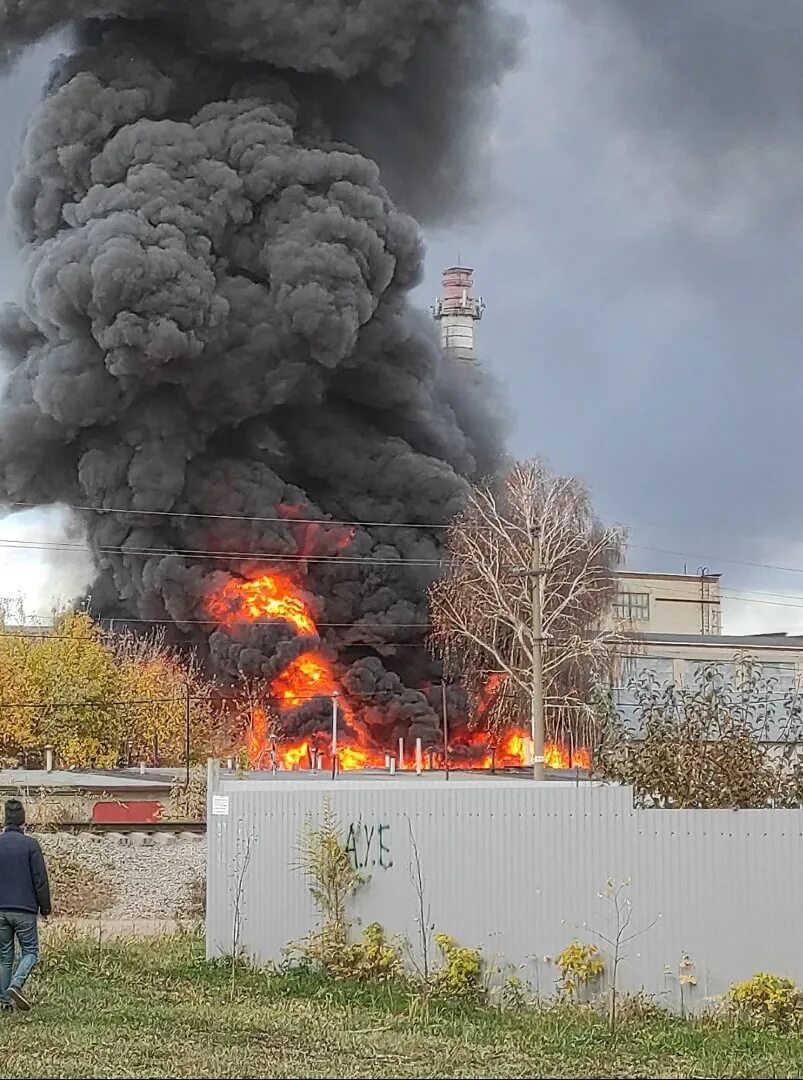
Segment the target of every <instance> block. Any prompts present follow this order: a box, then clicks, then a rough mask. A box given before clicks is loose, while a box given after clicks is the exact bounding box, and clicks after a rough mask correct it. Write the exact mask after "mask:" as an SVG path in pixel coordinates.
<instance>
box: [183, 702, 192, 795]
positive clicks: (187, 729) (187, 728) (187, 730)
mask: <svg viewBox="0 0 803 1080" xmlns="http://www.w3.org/2000/svg"><path fill="white" fill-rule="evenodd" d="M185 690H186V697H185V699H184V764H185V768H186V775H185V779H184V783H185V785H186V787H187V788H189V786H190V738H191V723H190V719H191V703H192V697H191V695H190V684H189V683H187V684H186V686H185Z"/></svg>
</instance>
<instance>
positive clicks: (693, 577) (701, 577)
mask: <svg viewBox="0 0 803 1080" xmlns="http://www.w3.org/2000/svg"><path fill="white" fill-rule="evenodd" d="M616 577H618V578H632V579H634V580H640V581H644V580H645V579H649V580H650V581H696V582H697V583H698V584H699V582H701V581H719V579H720V578H721V577H722V574H711V573H709V572H706V573H705V574H652V573H649V572H648V571H641V572H640V571H637V570H617V572H616Z"/></svg>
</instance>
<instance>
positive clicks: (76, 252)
mask: <svg viewBox="0 0 803 1080" xmlns="http://www.w3.org/2000/svg"><path fill="white" fill-rule="evenodd" d="M65 26H69V27H70V28H71V32H72V34H73V37H74V41H75V46H74V50H73V52H72V53H71V54H70V55H68V56H66V57H64V58H63V59H62V60H61V61H60V62H59V63H58V64H57V65H56V68H55V70H54V72H53V75H52V78H51V81H50V84H49V86H48V88H47V93H46V96H45V98H44V101H43V102H42V104H41V106H40V108H39V110H38V112H37V114H36V115H35V117H34V118H33V120H32V122H31V125H30V127H29V130H28V133H27V137H26V140H25V144H24V152H23V160H22V163H21V166H20V169H19V173H18V175H17V178H16V181H15V185H14V188H13V191H12V196H11V198H12V206H13V212H14V220H15V226H16V230H17V235H18V237H19V240H20V242H21V243H22V244H24V245H25V248H26V252H27V288H26V293H25V299H24V302H23V304H22V306H21V307H13V308H11V309H10V310H8V311H7V312H6V314H5V317H4V320H3V325H2V344H3V346H4V350H5V353H6V355H7V358H8V364H9V377H8V382H7V386H6V388H5V391H4V396H3V400H2V405H1V415H0V497H2V498H3V499H5V500H8V501H9V502H15V501H16V502H22V503H29V504H30V503H33V504H37V505H46V504H54V503H68V504H70V505H73V506H81V507H86V506H89V507H99V508H100V507H103V508H114V509H117V510H126V511H132V512H131V513H125V514H120V513H115V514H102V513H95V512H84V513H83V515H82V516H83V517H84V518H85V526H86V528H87V531H88V534H89V536H90V541H91V545H92V548H93V551H94V554H95V559H96V562H97V567H98V577H97V581H96V584H95V586H94V589H93V597H94V602H95V605H96V607H97V608H98V610H99V611H100V612H101V613H103V614H106V615H114V616H116V617H130V618H136V619H141V620H150V619H167V620H171V621H172V622H173V623H174V624H175V627H176V630H177V632H179V633H181V634H184V635H186V636H187V637H188V638H190V639H192V638H196V639H197V638H198V637H199V629H198V622H199V620H204V619H207V618H208V614H209V613H208V607H207V601H208V597H209V595H210V593H212V592H213V591H214V590H215V589H217V588H219V587H220V586H221V585H222V584H223V583H225V581H226V580H228V579H229V578H230V577H231V575H232V573H234V574H239V575H244V576H250V575H252V574H253V572H255V571H257V570H263V571H264V570H265V569H267V568H270V569H277V568H284V569H286V570H289V571H290V572H291V573H293V574H294V575H295V576H296V577H297V579H298V580H300V581H302V582H303V587H304V589H305V590H306V592H307V593H308V594H309V597H310V602H311V604H312V605H313V607H314V609H315V613H316V616H317V618H318V621H319V623H320V624H321V638H322V642H323V648H324V649H325V650H327V651H329V652H330V653H331V654H332V656H333V657H336V658H337V659H338V661H339V662H340V664H341V665H342V670H343V678H344V680H345V682H346V684H347V685H348V687H349V690H350V692H351V693H353V694H354V695H355V696H356V697H360V695H362V697H363V698H364V699H365V702H366V705H367V703H368V702H371V703H372V704H371V712H370V720H371V721H372V723H373V724H374V726H375V727H376V729H377V737H378V738H379V737H381V738H383V739H387V738H388V737H390V736H392V737H396V736H397V735H398V734H405V733H414V734H422V733H426V732H427V731H429V732H430V733H432V737H433V738H434V732H435V729H436V727H437V718H436V714H435V712H434V711H433V709H432V708H431V707H430V705H429V704H428V702H427V699H426V696H425V695H424V694H423V693H420V692H418V691H417V689H416V688H419V687H422V686H424V685H425V684H426V681H427V679H428V678H429V677H431V676H432V674H433V672H432V670H431V664H430V663H429V661H428V660H427V659H426V654H425V652H424V650H423V647H422V641H423V638H424V631H423V629H422V627H423V624H425V622H426V617H427V613H426V605H425V600H424V592H425V588H426V586H427V584H428V582H429V581H430V580H431V578H432V576H433V573H434V572H435V571H434V564H435V563H436V562H437V559H438V557H439V537H440V532H439V530H438V529H436V528H431V527H428V526H437V525H439V524H442V523H445V522H447V521H448V520H449V518H450V517H451V516H452V515H453V514H454V512H455V511H456V509H457V508H458V507H459V505H460V502H461V499H462V498H463V495H464V491H465V486H466V483H467V482H468V481H469V480H471V479H473V478H476V477H478V476H480V475H482V474H485V473H487V472H488V471H489V470H491V469H493V467H494V466H495V464H496V461H497V459H498V446H497V440H496V437H495V433H494V425H493V422H492V418H491V417H490V415H489V413H488V410H487V407H486V406H485V405H484V404H483V399H484V398H485V397H486V396H487V388H485V387H483V386H482V385H481V384H480V383H479V382H475V383H472V384H471V385H468V384H467V383H465V382H463V383H460V382H459V381H456V380H455V379H454V377H453V375H450V374H449V373H447V372H445V371H444V370H443V368H444V365H443V360H442V357H441V354H440V350H439V348H438V345H437V343H436V340H435V336H434V331H433V328H432V326H431V324H430V321H429V320H428V319H427V318H426V317H425V316H423V315H422V314H420V313H416V312H415V311H413V310H412V309H411V308H410V306H409V304H408V301H407V294H408V292H409V290H410V289H411V288H412V287H413V286H414V285H415V284H416V283H417V282H418V281H419V280H420V276H421V264H422V246H421V240H420V236H419V232H418V228H417V226H416V224H415V223H414V221H413V220H412V219H411V218H410V217H408V216H407V214H406V213H404V212H402V211H401V210H399V209H397V206H396V205H395V204H394V201H393V200H392V198H391V196H390V194H389V193H388V189H387V188H386V186H385V183H386V182H387V183H388V184H389V185H390V186H391V188H392V189H393V190H394V192H396V194H397V196H398V198H399V199H401V200H402V202H403V205H404V206H405V207H407V208H414V209H418V210H422V211H423V212H425V213H427V214H429V215H435V214H438V213H440V212H441V211H442V210H444V209H447V210H448V209H450V208H452V207H453V206H454V204H455V202H456V201H457V200H458V199H459V197H460V194H461V184H460V183H459V181H460V179H461V177H462V176H463V171H462V163H463V162H464V160H465V152H466V150H467V149H468V148H469V147H470V146H471V142H472V136H473V135H474V134H476V133H477V131H478V130H480V128H481V124H482V120H483V102H484V91H486V90H487V88H488V87H489V85H491V84H492V83H493V82H494V81H495V80H496V79H497V78H498V77H499V75H500V74H501V73H502V71H503V70H504V68H505V66H506V64H507V63H508V62H509V60H510V57H511V49H510V46H509V40H510V39H509V33H508V31H509V26H508V24H507V23H505V22H504V20H502V19H501V17H500V15H499V13H498V12H497V11H495V9H494V4H493V0H363V2H361V3H359V4H353V3H352V2H350V0H296V2H288V0H231V2H227V3H224V2H222V0H186V2H178V0H169V2H167V0H164V2H160V0H105V2H104V0H97V2H91V0H50V2H43V0H27V2H26V0H22V2H20V0H0V37H2V40H3V41H4V42H5V46H4V55H5V56H6V58H11V57H13V56H14V55H15V54H16V52H18V51H19V50H20V49H21V48H23V47H24V45H25V44H26V43H29V42H31V41H33V40H35V39H36V38H38V37H40V36H42V35H44V34H46V33H48V32H50V31H52V30H53V29H56V28H59V27H61V28H64V27H65ZM358 138H359V139H361V140H362V142H363V143H364V144H365V145H368V146H369V147H370V148H371V149H372V150H373V151H374V152H376V153H377V154H379V155H380V157H381V158H382V164H383V166H384V170H385V171H384V173H383V176H382V177H380V170H379V168H378V166H377V164H375V163H374V161H372V160H370V159H369V158H367V157H365V156H363V155H362V154H361V153H360V152H358V150H356V149H355V148H354V145H353V143H354V140H356V139H358ZM179 515H184V516H179ZM193 515H196V516H193ZM208 515H217V517H215V518H210V517H209V516H208ZM227 516H229V517H230V518H262V519H283V520H278V521H277V520H273V521H271V520H262V521H253V520H252V521H235V520H227ZM299 516H301V517H303V518H313V519H324V518H325V517H331V518H333V519H335V520H347V521H354V520H357V521H362V522H369V523H370V522H394V523H398V525H397V526H384V525H381V526H375V527H372V526H368V527H361V528H358V529H356V530H355V531H354V534H353V536H352V537H351V539H349V537H348V536H345V537H344V535H343V530H338V529H332V528H329V529H327V528H325V527H321V528H316V529H313V530H312V533H311V531H310V527H309V526H308V525H304V524H302V523H299V522H297V521H294V520H293V519H294V518H297V517H299ZM410 525H413V526H421V527H415V528H404V527H401V526H410ZM199 552H202V553H207V555H209V556H214V555H218V556H221V557H218V558H211V557H205V558H199V557H197V555H195V556H193V554H192V553H199ZM269 555H281V556H282V557H283V558H286V560H287V561H286V562H276V561H272V562H265V561H264V557H265V556H269ZM328 556H331V560H330V561H322V560H323V559H324V558H326V557H328ZM205 638H206V635H204V639H205ZM308 646H309V641H308V640H307V641H304V640H303V639H296V638H295V637H294V636H293V635H292V634H291V633H289V631H288V629H287V628H286V627H284V626H282V625H281V624H277V625H270V626H251V627H239V628H237V629H235V630H220V629H219V630H216V631H215V632H213V633H212V634H211V636H210V637H209V639H208V648H209V654H210V657H211V660H212V663H213V665H214V666H215V668H216V670H217V671H218V672H219V673H220V674H222V675H223V676H224V677H225V678H227V679H232V680H233V679H236V678H237V677H238V676H239V675H241V674H245V675H247V676H265V677H272V676H273V675H275V674H276V673H277V671H278V670H279V669H280V668H281V667H282V666H283V665H284V664H285V663H287V661H288V659H291V658H292V657H293V656H294V655H297V654H298V652H300V651H301V650H302V649H303V648H306V647H308ZM410 687H412V688H413V689H409V688H410ZM307 720H308V718H306V719H305V718H304V717H300V718H299V723H302V722H303V723H306V722H307Z"/></svg>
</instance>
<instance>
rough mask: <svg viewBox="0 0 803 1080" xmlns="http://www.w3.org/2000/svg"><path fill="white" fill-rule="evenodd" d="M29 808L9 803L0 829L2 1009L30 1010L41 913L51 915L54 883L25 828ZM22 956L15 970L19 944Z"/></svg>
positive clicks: (0, 971) (14, 800) (0, 976)
mask: <svg viewBox="0 0 803 1080" xmlns="http://www.w3.org/2000/svg"><path fill="white" fill-rule="evenodd" d="M24 824H25V807H24V806H23V805H22V803H21V802H20V801H19V799H9V800H8V801H7V802H6V806H5V828H4V829H3V832H2V833H0V1009H2V1010H5V1011H8V1010H9V1009H11V1008H12V1006H16V1008H18V1009H22V1010H24V1011H27V1010H28V1009H30V1005H29V1004H28V1001H27V999H26V998H25V997H24V996H23V993H22V988H23V986H24V985H25V981H26V980H27V978H28V976H29V975H30V973H31V971H32V970H33V968H34V967H35V965H36V963H37V961H38V960H39V933H38V928H37V919H38V916H39V915H42V917H43V918H45V919H46V918H47V917H48V915H49V914H50V884H49V882H48V880H47V868H46V867H45V860H44V856H43V855H42V849H41V848H40V847H39V844H38V842H37V841H36V840H34V838H33V837H32V836H26V834H25V832H24V831H23V826H24ZM16 942H19V947H20V959H19V963H18V964H17V967H16V970H14V946H15V943H16Z"/></svg>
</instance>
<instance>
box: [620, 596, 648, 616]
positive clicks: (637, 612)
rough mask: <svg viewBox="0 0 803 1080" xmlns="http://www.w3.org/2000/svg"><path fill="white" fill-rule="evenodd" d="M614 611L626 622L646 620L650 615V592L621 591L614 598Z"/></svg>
mask: <svg viewBox="0 0 803 1080" xmlns="http://www.w3.org/2000/svg"><path fill="white" fill-rule="evenodd" d="M613 613H614V615H615V616H616V618H617V619H623V620H624V621H626V622H636V621H638V622H646V621H647V620H648V619H649V617H650V594H649V593H646V592H620V593H619V594H618V595H617V597H616V600H614V604H613Z"/></svg>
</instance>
